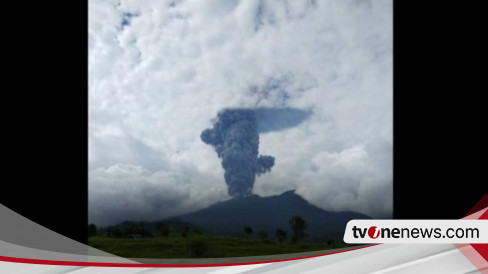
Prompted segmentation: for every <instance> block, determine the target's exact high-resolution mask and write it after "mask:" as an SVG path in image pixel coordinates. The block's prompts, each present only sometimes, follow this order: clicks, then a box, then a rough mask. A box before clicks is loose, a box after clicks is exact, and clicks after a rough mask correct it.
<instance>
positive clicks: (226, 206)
mask: <svg viewBox="0 0 488 274" xmlns="http://www.w3.org/2000/svg"><path fill="white" fill-rule="evenodd" d="M294 215H300V216H301V217H302V218H304V219H305V220H306V221H307V223H308V228H307V230H306V233H307V234H308V237H309V238H310V239H321V238H322V239H326V238H328V239H330V238H342V237H343V235H344V229H345V227H346V224H347V222H348V221H349V220H351V219H370V217H368V216H366V215H363V214H359V213H355V212H349V211H347V212H329V211H325V210H322V209H320V208H318V207H316V206H314V205H312V204H310V203H308V202H307V201H306V200H304V199H303V198H302V197H301V196H299V195H297V194H296V193H295V192H294V191H287V192H285V193H283V194H281V195H278V196H271V197H260V196H258V195H251V196H247V197H244V198H234V199H231V200H228V201H225V202H220V203H216V204H214V205H211V206H209V207H207V208H204V209H201V210H198V211H195V212H193V213H189V214H185V215H181V216H177V217H175V218H178V219H180V220H182V221H185V222H189V223H192V224H195V225H197V226H199V227H202V228H204V229H206V230H209V231H212V232H214V233H222V234H243V233H244V227H245V226H249V227H251V228H253V230H254V235H256V234H257V233H258V232H259V231H263V230H264V231H267V232H268V234H269V235H270V236H271V237H274V235H275V231H276V229H278V228H281V229H285V230H287V231H288V235H291V230H290V226H289V224H288V220H289V219H290V218H291V217H292V216H294Z"/></svg>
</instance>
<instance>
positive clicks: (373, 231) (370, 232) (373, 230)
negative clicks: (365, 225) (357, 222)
mask: <svg viewBox="0 0 488 274" xmlns="http://www.w3.org/2000/svg"><path fill="white" fill-rule="evenodd" d="M368 236H369V237H370V238H371V239H376V238H378V236H380V230H379V229H378V228H377V227H376V226H372V227H370V228H369V229H368Z"/></svg>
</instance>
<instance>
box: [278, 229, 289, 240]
mask: <svg viewBox="0 0 488 274" xmlns="http://www.w3.org/2000/svg"><path fill="white" fill-rule="evenodd" d="M286 233H287V232H286V230H283V229H281V228H278V229H277V230H276V239H278V242H279V243H281V242H283V241H284V240H285V239H286Z"/></svg>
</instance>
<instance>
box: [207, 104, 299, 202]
mask: <svg viewBox="0 0 488 274" xmlns="http://www.w3.org/2000/svg"><path fill="white" fill-rule="evenodd" d="M287 115H288V118H289V117H291V116H293V119H285V120H283V119H280V116H281V118H283V117H286V116H287ZM307 117H308V114H306V112H303V111H300V110H294V109H272V108H270V109H263V108H260V109H224V110H222V111H220V112H219V113H218V115H217V120H216V122H215V123H214V125H213V128H211V129H205V130H204V131H203V132H202V133H201V136H200V138H201V139H202V141H203V142H204V143H206V144H209V145H212V146H213V147H214V148H215V151H216V152H217V155H218V157H219V158H221V159H222V167H223V168H224V170H225V173H224V178H225V182H226V184H227V187H228V193H229V195H230V196H232V197H244V196H248V195H251V194H252V189H253V186H254V182H255V179H256V175H260V174H263V173H266V172H270V171H271V168H272V167H273V166H274V164H275V158H274V157H273V156H269V155H261V156H258V155H259V131H261V130H262V131H263V132H266V131H271V130H281V129H284V128H286V127H289V126H294V125H297V124H298V123H300V122H301V121H303V120H304V119H305V118H307ZM273 119H275V120H276V123H273V122H272V120H273ZM283 121H285V122H283ZM288 122H290V123H289V124H288ZM272 124H276V125H277V126H275V127H274V128H273V127H272V126H271V125H272ZM286 124H288V126H287V125H286ZM263 129H264V130H263Z"/></svg>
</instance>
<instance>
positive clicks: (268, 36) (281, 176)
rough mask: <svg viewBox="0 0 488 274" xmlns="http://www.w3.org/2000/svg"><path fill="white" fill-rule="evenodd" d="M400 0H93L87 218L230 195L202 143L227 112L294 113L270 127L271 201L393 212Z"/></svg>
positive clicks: (267, 177)
mask: <svg viewBox="0 0 488 274" xmlns="http://www.w3.org/2000/svg"><path fill="white" fill-rule="evenodd" d="M392 98H393V92H392V1H391V0H157V1H156V0H138V1H126V0H89V117H90V119H89V216H90V222H94V223H96V224H98V225H107V224H111V223H114V222H119V221H123V220H127V219H129V220H154V219H159V218H164V217H169V216H174V215H178V214H182V213H186V212H190V211H193V210H196V209H199V208H202V207H205V206H208V205H210V204H213V203H215V202H217V201H223V200H226V199H229V198H230V197H229V196H228V194H227V187H226V185H225V182H224V177H223V173H224V171H223V169H222V168H221V164H220V159H219V158H218V157H217V155H216V153H215V151H214V150H213V148H212V147H211V146H209V145H206V144H204V143H203V142H202V141H201V140H200V133H201V131H202V130H204V129H206V128H211V127H212V119H214V118H215V117H216V115H217V112H218V111H219V110H221V109H223V108H227V107H244V108H255V107H275V108H284V107H291V108H296V109H303V110H307V111H311V112H312V115H310V116H309V117H308V118H307V119H306V120H305V121H304V122H302V123H300V124H299V125H297V126H295V127H291V128H287V129H284V130H280V131H271V132H266V133H263V134H260V148H259V149H260V154H267V155H273V156H274V157H275V158H276V164H275V166H274V167H273V170H272V171H271V172H270V173H266V174H264V175H262V176H260V177H258V178H257V180H256V183H255V186H254V192H255V193H256V194H258V195H261V196H270V195H277V194H280V193H282V192H284V191H286V190H290V189H296V192H297V193H298V194H299V195H301V196H303V197H304V198H305V199H306V200H308V201H309V202H311V203H313V204H315V205H317V206H319V207H321V208H323V209H326V210H332V211H343V210H353V211H357V212H361V213H365V214H369V215H371V216H373V217H389V216H391V213H392V200H393V197H392V188H393V182H392V139H393V138H392V129H393V122H392V115H393V111H392V110H393V103H392Z"/></svg>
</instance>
